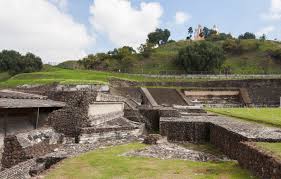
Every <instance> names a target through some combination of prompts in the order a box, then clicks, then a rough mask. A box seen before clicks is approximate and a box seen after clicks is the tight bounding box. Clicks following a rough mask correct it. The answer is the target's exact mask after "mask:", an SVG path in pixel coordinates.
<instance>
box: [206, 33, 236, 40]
mask: <svg viewBox="0 0 281 179" xmlns="http://www.w3.org/2000/svg"><path fill="white" fill-rule="evenodd" d="M232 38H233V37H232V35H231V34H226V33H219V34H215V33H213V34H211V35H209V36H208V37H207V38H206V40H208V41H222V40H227V39H232Z"/></svg>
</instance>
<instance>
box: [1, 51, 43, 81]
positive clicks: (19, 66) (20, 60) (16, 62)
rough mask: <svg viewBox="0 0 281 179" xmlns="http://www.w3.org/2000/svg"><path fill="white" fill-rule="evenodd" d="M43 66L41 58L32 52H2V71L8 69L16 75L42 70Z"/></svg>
mask: <svg viewBox="0 0 281 179" xmlns="http://www.w3.org/2000/svg"><path fill="white" fill-rule="evenodd" d="M42 68H43V63H42V60H41V58H40V57H37V56H35V55H34V54H32V53H27V54H26V55H25V56H23V55H21V54H20V53H18V52H16V51H14V50H3V51H2V52H1V53H0V71H8V72H9V73H10V74H12V75H15V74H19V73H30V72H35V71H40V70H41V69H42Z"/></svg>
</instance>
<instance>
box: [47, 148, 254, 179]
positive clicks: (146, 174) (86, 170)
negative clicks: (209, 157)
mask: <svg viewBox="0 0 281 179" xmlns="http://www.w3.org/2000/svg"><path fill="white" fill-rule="evenodd" d="M143 147H145V145H143V144H139V143H132V144H128V145H121V146H116V147H112V148H107V149H100V150H97V151H94V152H90V153H87V154H83V155H81V156H79V157H76V158H72V159H66V160H64V161H63V162H62V163H61V164H59V165H58V166H57V167H56V168H55V169H52V170H51V171H50V172H49V173H47V174H46V175H47V176H46V178H47V179H56V178H57V179H60V178H64V179H68V178H69V179H70V178H71V179H72V178H79V179H83V178H87V179H88V178H103V179H107V178H132V179H133V178H161V179H162V178H165V179H166V178H171V179H172V178H173V179H174V178H180V179H182V178H189V179H190V178H198V179H200V178H202V179H203V178H204V179H210V178H223V179H231V178H233V179H237V178H239V179H243V178H245V179H246V178H251V177H250V174H249V173H248V172H247V171H246V170H243V169H241V168H240V167H239V166H238V164H237V163H236V162H219V163H211V162H191V161H180V160H160V159H152V158H141V157H124V156H120V154H123V153H125V152H128V151H131V150H136V149H141V148H143Z"/></svg>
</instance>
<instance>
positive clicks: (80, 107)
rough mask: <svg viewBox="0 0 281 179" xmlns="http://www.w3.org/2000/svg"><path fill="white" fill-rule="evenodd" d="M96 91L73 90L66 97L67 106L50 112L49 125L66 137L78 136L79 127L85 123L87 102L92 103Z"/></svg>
mask: <svg viewBox="0 0 281 179" xmlns="http://www.w3.org/2000/svg"><path fill="white" fill-rule="evenodd" d="M95 98H96V93H92V92H75V93H72V95H71V96H69V97H68V98H67V106H66V107H65V108H63V109H60V110H58V111H55V112H53V113H51V114H50V115H49V117H48V121H49V123H50V126H52V127H53V128H54V129H55V130H56V131H58V132H60V133H63V134H65V135H66V136H68V137H75V138H78V136H79V134H80V128H81V127H83V126H86V125H87V120H88V109H89V104H91V103H93V102H94V101H95Z"/></svg>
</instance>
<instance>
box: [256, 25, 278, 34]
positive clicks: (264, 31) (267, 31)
mask: <svg viewBox="0 0 281 179" xmlns="http://www.w3.org/2000/svg"><path fill="white" fill-rule="evenodd" d="M273 31H275V27H274V26H268V27H264V28H262V29H260V30H259V31H258V32H256V35H257V36H262V35H263V34H265V35H269V34H270V33H271V32H273Z"/></svg>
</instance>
